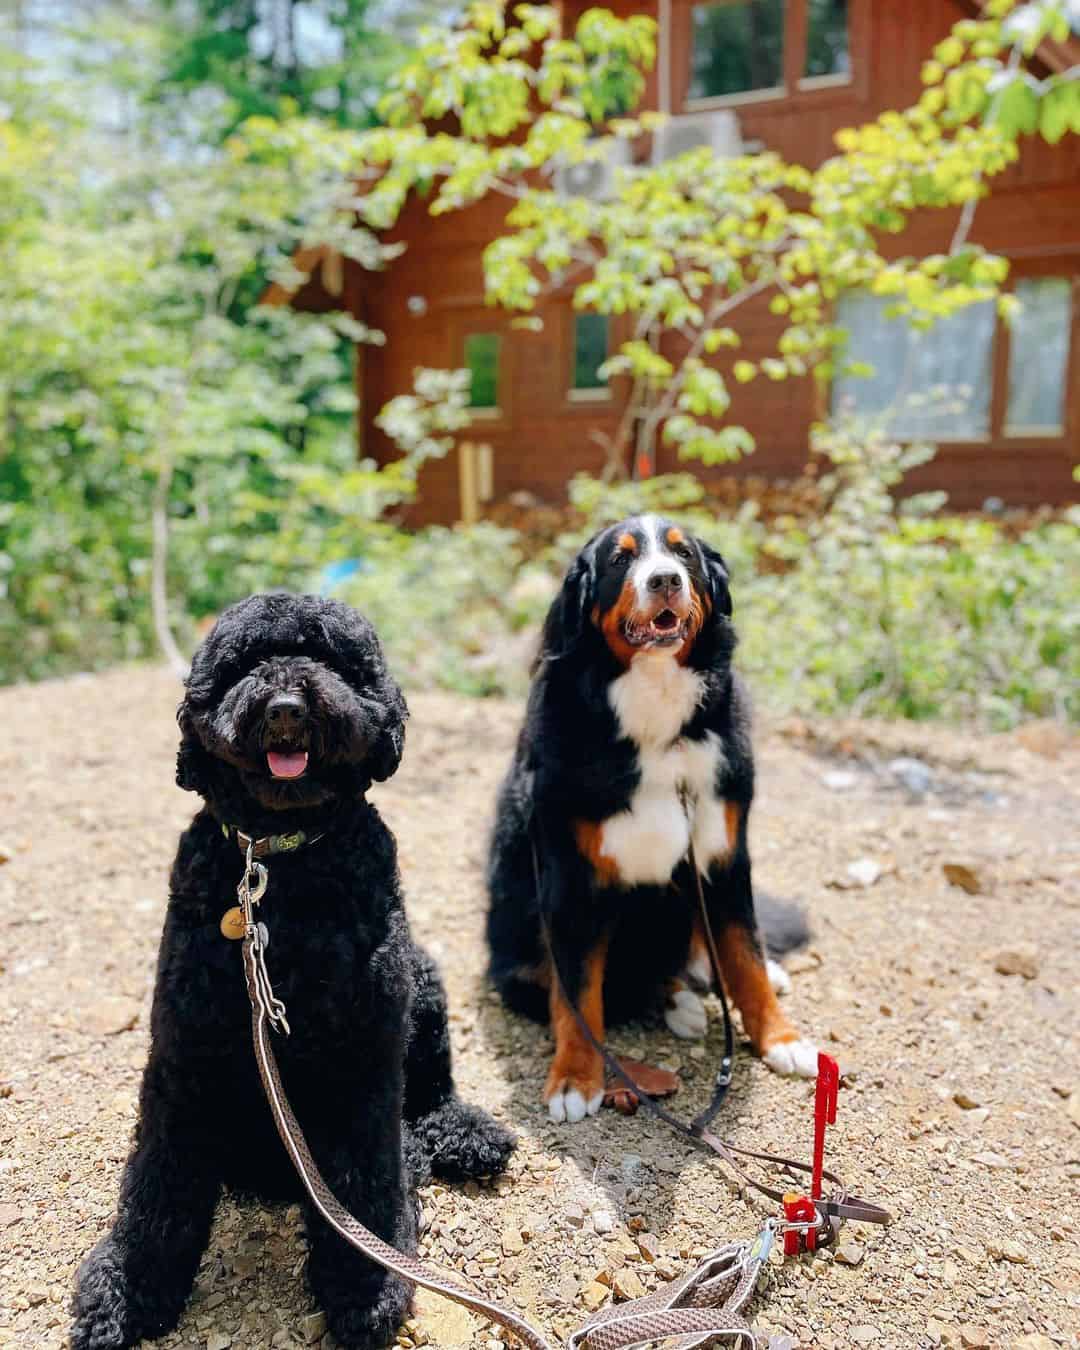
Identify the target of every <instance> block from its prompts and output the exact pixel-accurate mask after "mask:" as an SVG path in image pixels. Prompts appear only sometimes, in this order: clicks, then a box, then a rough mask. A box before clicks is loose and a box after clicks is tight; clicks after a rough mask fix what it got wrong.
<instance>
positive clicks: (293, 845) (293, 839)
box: [221, 824, 326, 858]
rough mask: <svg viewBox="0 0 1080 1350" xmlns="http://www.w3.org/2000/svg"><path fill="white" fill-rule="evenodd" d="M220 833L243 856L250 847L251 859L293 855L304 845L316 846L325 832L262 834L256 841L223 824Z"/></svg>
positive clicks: (296, 831) (250, 836)
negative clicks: (232, 840)
mask: <svg viewBox="0 0 1080 1350" xmlns="http://www.w3.org/2000/svg"><path fill="white" fill-rule="evenodd" d="M221 833H222V834H223V835H224V836H225V838H226V839H235V840H236V846H237V848H238V849H239V850H240V852H241V853H243V854H245V855H246V854H247V851H248V848H249V847H250V848H251V856H252V857H253V858H270V857H273V855H274V854H275V853H295V852H296V851H297V849H301V848H303V847H304V846H305V845H308V844H317V843H318V842H319V840H320V839H323V838H325V836H326V831H325V830H320V831H319V833H318V834H309V833H308V832H307V830H294V831H293V832H292V834H264V835H263V836H262V837H261V838H259V839H256V838H254V837H253V836H252V835H250V834H245V833H244V831H243V830H241V829H238V828H237V827H236V826H235V825H225V824H222V826H221Z"/></svg>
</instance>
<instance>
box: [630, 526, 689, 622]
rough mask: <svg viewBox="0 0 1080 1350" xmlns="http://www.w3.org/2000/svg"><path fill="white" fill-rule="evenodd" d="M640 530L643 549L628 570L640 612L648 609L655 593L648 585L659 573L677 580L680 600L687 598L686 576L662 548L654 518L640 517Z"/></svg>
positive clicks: (660, 529)
mask: <svg viewBox="0 0 1080 1350" xmlns="http://www.w3.org/2000/svg"><path fill="white" fill-rule="evenodd" d="M641 528H642V532H643V534H644V535H645V547H644V549H643V550H642V551H641V554H640V556H639V558H638V561H637V562H636V563H634V565H633V567H631V569H630V580H631V582H632V583H633V586H634V589H635V591H636V592H637V602H638V606H639V608H641V609H642V610H644V609H646V608H648V606H649V604H650V602H651V601H652V600H653V597H654V594H655V592H654V591H652V590H650V588H649V582H650V581H651V580H652V579H653V578H654V577H655V576H656V575H657V574H658V573H659V574H662V575H664V576H677V577H678V579H679V582H678V586H679V590H681V591H682V594H683V596H685V597H689V595H690V573H689V572H688V571H687V570H686V568H685V567H684V566H683V564H682V563H681V562H680V561H679V559H678V558H677V557H676V556H675V554H674V553H672V552H671V551H670V549H666V548H665V547H664V543H665V540H664V537H663V527H662V525H661V522H660V521H659V520H657V518H656V517H655V516H643V517H642V518H641Z"/></svg>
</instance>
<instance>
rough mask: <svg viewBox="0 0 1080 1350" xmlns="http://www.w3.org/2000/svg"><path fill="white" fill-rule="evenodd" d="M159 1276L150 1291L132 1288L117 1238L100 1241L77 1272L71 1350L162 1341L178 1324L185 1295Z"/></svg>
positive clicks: (119, 1349)
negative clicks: (148, 1340) (145, 1340)
mask: <svg viewBox="0 0 1080 1350" xmlns="http://www.w3.org/2000/svg"><path fill="white" fill-rule="evenodd" d="M172 1273H173V1272H172V1271H168V1272H166V1271H163V1272H162V1274H161V1278H160V1280H158V1281H157V1282H156V1283H155V1284H154V1286H153V1287H146V1288H135V1287H133V1286H132V1284H131V1281H130V1279H129V1278H128V1274H127V1271H126V1270H125V1269H124V1260H123V1247H122V1243H121V1241H118V1240H117V1238H116V1236H115V1234H113V1233H110V1234H109V1235H108V1236H107V1237H104V1238H102V1239H101V1241H100V1242H99V1243H98V1244H97V1246H96V1247H95V1248H94V1249H93V1251H91V1252H90V1254H89V1256H87V1257H86V1259H85V1260H84V1261H83V1263H82V1265H81V1266H80V1267H79V1270H78V1274H77V1275H76V1276H75V1297H74V1299H73V1300H72V1305H71V1311H72V1314H73V1315H74V1318H75V1321H74V1323H73V1324H72V1328H71V1350H125V1347H127V1346H131V1345H138V1343H139V1342H140V1341H141V1340H144V1339H147V1338H151V1339H152V1338H154V1337H157V1336H164V1335H165V1333H166V1332H167V1331H171V1330H172V1329H173V1327H174V1326H176V1324H177V1322H178V1321H179V1320H180V1314H181V1312H182V1311H183V1308H184V1295H183V1293H182V1292H180V1291H179V1290H177V1289H175V1288H172V1287H171V1286H170V1283H169V1279H168V1275H169V1274H172Z"/></svg>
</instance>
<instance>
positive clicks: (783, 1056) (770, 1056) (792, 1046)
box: [763, 1040, 818, 1078]
mask: <svg viewBox="0 0 1080 1350" xmlns="http://www.w3.org/2000/svg"><path fill="white" fill-rule="evenodd" d="M817 1057H818V1048H817V1046H816V1045H815V1044H814V1042H813V1041H806V1040H797V1041H778V1042H777V1044H776V1045H774V1046H773V1047H772V1049H771V1050H767V1051H766V1052H765V1054H764V1056H763V1059H764V1060H765V1063H766V1064H767V1065H768V1067H769V1068H770V1069H772V1071H773V1073H783V1074H790V1075H792V1076H793V1077H795V1078H816V1077H817Z"/></svg>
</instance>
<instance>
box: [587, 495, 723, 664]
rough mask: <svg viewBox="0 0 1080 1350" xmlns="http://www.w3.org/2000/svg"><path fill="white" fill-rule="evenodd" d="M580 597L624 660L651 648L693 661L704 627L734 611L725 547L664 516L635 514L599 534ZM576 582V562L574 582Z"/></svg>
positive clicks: (589, 549) (590, 550)
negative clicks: (721, 548) (714, 545)
mask: <svg viewBox="0 0 1080 1350" xmlns="http://www.w3.org/2000/svg"><path fill="white" fill-rule="evenodd" d="M576 569H577V571H578V573H579V575H578V576H577V578H576V585H577V586H578V588H579V595H578V605H579V608H580V610H581V611H582V614H583V617H584V618H586V620H587V621H588V622H590V623H592V624H593V626H594V627H595V628H597V629H598V630H599V632H600V633H601V634H602V636H603V638H604V641H605V642H606V643H607V645H608V647H609V649H610V650H611V652H612V654H613V655H614V656H615V657H616V659H617V660H618V661H619V662H620V664H622V665H629V663H630V662H631V661H632V660H633V659H634V657H635V656H637V655H638V654H640V653H642V652H648V651H667V652H670V653H671V654H672V655H673V656H674V657H675V658H676V659H677V660H679V661H686V660H687V659H688V658H689V656H690V653H691V652H692V651H693V649H694V646H695V643H696V642H697V640H698V637H699V635H700V634H701V633H702V631H703V629H704V628H705V627H706V626H707V625H708V624H709V623H710V622H711V621H714V620H719V619H722V618H726V617H727V616H729V615H730V614H731V594H730V591H729V590H728V574H727V569H726V567H725V565H724V561H723V559H722V558H721V557H720V555H719V554H718V553H717V552H716V551H715V550H714V549H712V548H710V547H709V546H708V545H707V544H703V543H702V542H701V541H699V540H697V539H695V538H694V537H693V536H692V535H690V534H688V533H687V532H686V531H685V530H683V529H682V528H681V527H680V526H678V525H675V524H673V523H672V522H671V521H669V520H664V519H662V518H660V517H658V516H634V517H631V518H630V519H628V520H623V521H620V522H619V524H617V525H612V526H611V527H610V528H609V529H606V530H604V531H603V532H602V533H601V534H599V535H597V537H596V538H595V539H594V540H592V541H591V543H590V544H589V545H587V547H586V548H585V550H584V551H583V553H582V555H581V557H580V558H579V560H578V564H577V565H576ZM574 582H575V569H573V568H572V569H571V573H570V575H569V577H568V579H567V584H568V585H571V584H572V583H574Z"/></svg>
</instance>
